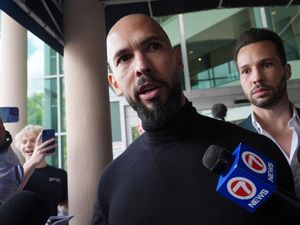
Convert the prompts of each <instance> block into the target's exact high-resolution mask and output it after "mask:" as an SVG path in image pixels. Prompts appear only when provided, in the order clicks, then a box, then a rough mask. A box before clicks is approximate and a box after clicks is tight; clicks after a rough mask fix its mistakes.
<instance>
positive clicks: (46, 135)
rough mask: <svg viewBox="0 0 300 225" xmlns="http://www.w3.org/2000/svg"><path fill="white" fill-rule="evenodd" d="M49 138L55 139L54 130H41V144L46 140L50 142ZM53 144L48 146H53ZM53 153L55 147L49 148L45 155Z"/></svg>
mask: <svg viewBox="0 0 300 225" xmlns="http://www.w3.org/2000/svg"><path fill="white" fill-rule="evenodd" d="M51 138H55V130H54V129H43V131H42V142H45V141H47V140H50V139H51ZM53 144H55V142H53V143H51V144H49V145H53ZM53 152H55V147H54V148H51V149H50V150H49V151H47V153H53Z"/></svg>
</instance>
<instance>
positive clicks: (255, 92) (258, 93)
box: [252, 87, 269, 97]
mask: <svg viewBox="0 0 300 225" xmlns="http://www.w3.org/2000/svg"><path fill="white" fill-rule="evenodd" d="M268 92H269V89H268V88H265V87H260V88H255V89H254V90H253V91H252V95H253V96H255V97H263V96H265V95H266V94H267V93H268Z"/></svg>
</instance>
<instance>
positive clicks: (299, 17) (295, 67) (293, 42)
mask: <svg viewBox="0 0 300 225" xmlns="http://www.w3.org/2000/svg"><path fill="white" fill-rule="evenodd" d="M266 15H267V19H268V20H267V21H268V26H269V28H270V29H272V30H274V31H275V32H277V33H278V34H279V35H280V36H281V38H282V40H283V44H284V48H285V51H286V56H287V60H288V61H289V63H290V64H291V66H292V71H300V6H290V7H288V8H286V7H268V8H266ZM299 78H300V73H295V72H294V73H293V75H292V79H299Z"/></svg>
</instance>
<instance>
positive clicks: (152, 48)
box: [149, 43, 160, 50]
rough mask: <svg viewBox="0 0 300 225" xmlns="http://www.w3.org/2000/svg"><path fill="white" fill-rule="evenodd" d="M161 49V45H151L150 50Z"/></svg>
mask: <svg viewBox="0 0 300 225" xmlns="http://www.w3.org/2000/svg"><path fill="white" fill-rule="evenodd" d="M159 48H160V44H159V43H151V44H149V49H151V50H157V49H159Z"/></svg>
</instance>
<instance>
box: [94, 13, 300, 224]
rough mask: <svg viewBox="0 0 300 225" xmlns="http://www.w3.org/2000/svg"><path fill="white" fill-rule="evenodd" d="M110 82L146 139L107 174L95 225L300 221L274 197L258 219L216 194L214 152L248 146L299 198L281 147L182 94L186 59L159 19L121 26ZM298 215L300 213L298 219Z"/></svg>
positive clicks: (126, 20)
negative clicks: (210, 157)
mask: <svg viewBox="0 0 300 225" xmlns="http://www.w3.org/2000/svg"><path fill="white" fill-rule="evenodd" d="M107 57H108V62H109V66H110V68H111V71H112V73H110V74H108V81H109V83H110V85H111V86H112V88H113V89H114V90H115V92H116V94H117V95H118V96H121V95H124V96H125V97H126V99H127V101H128V102H129V104H130V105H131V106H132V107H133V108H134V109H135V110H136V111H137V113H138V116H139V117H140V119H141V121H142V126H143V128H144V130H145V133H144V134H143V135H141V136H140V137H139V138H138V139H137V140H136V141H134V142H133V143H132V144H131V145H130V146H129V147H128V148H127V149H126V151H125V152H124V153H123V154H121V155H120V156H119V157H118V158H117V159H115V160H114V161H112V162H111V163H110V164H109V165H108V166H107V167H106V168H105V170H104V171H103V173H102V176H101V179H100V183H99V189H98V195H97V199H96V204H95V208H94V215H93V221H92V224H93V225H100V224H101V225H103V224H109V225H200V224H205V225H212V224H215V225H222V224H228V225H233V224H243V225H247V224H262V222H263V221H267V222H264V224H274V223H288V222H289V221H293V220H297V219H299V217H300V213H299V212H298V211H297V210H296V209H294V208H293V207H291V206H289V204H288V203H286V202H284V201H283V200H281V199H280V198H278V197H271V198H270V199H269V200H268V201H267V202H265V203H264V204H263V205H262V206H261V207H260V208H259V209H258V210H256V211H255V212H254V213H249V212H248V211H246V210H245V209H243V208H242V207H240V206H238V205H236V204H234V203H232V202H231V201H229V200H227V199H225V198H224V197H222V196H220V195H219V194H218V193H217V192H216V190H215V189H216V185H217V181H218V176H217V175H214V174H212V173H211V172H210V171H209V170H208V169H206V168H205V167H204V166H203V164H202V157H203V155H204V152H205V151H206V149H207V148H208V147H209V146H210V145H212V144H215V145H219V146H222V147H224V148H226V149H229V150H231V151H232V150H234V149H235V147H237V145H238V144H239V143H240V142H242V143H244V144H246V145H248V146H250V147H252V148H255V149H257V150H260V151H262V153H263V154H265V155H266V156H268V157H270V158H272V159H273V160H274V161H275V162H277V167H278V168H277V169H278V171H277V178H278V180H277V182H278V185H280V186H281V187H283V188H285V189H286V190H288V191H290V192H291V193H294V183H293V177H292V173H291V170H290V167H289V165H288V163H287V162H286V161H285V160H284V156H283V155H282V154H281V152H280V150H279V149H278V148H277V146H276V145H274V143H273V142H272V141H271V140H269V139H267V138H266V137H264V136H261V135H258V134H255V133H252V132H249V131H247V130H244V129H242V128H240V127H238V126H236V125H233V124H230V123H226V122H224V121H220V120H215V119H212V118H209V117H205V116H202V115H200V114H198V113H197V111H196V109H195V108H194V107H193V106H192V103H191V102H189V101H188V100H187V98H186V97H185V96H184V94H183V91H182V89H181V83H180V75H181V70H182V62H181V54H180V51H179V50H178V49H173V48H172V46H171V43H170V40H169V38H168V36H167V34H166V33H165V32H164V30H163V29H162V28H161V27H160V25H159V24H158V23H157V22H156V21H155V20H153V19H152V18H150V17H148V16H145V15H141V14H133V15H128V16H125V17H123V18H122V19H120V20H119V21H118V22H117V23H116V24H115V25H114V26H113V27H112V29H111V30H110V32H109V34H108V36H107ZM296 211H297V212H296Z"/></svg>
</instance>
